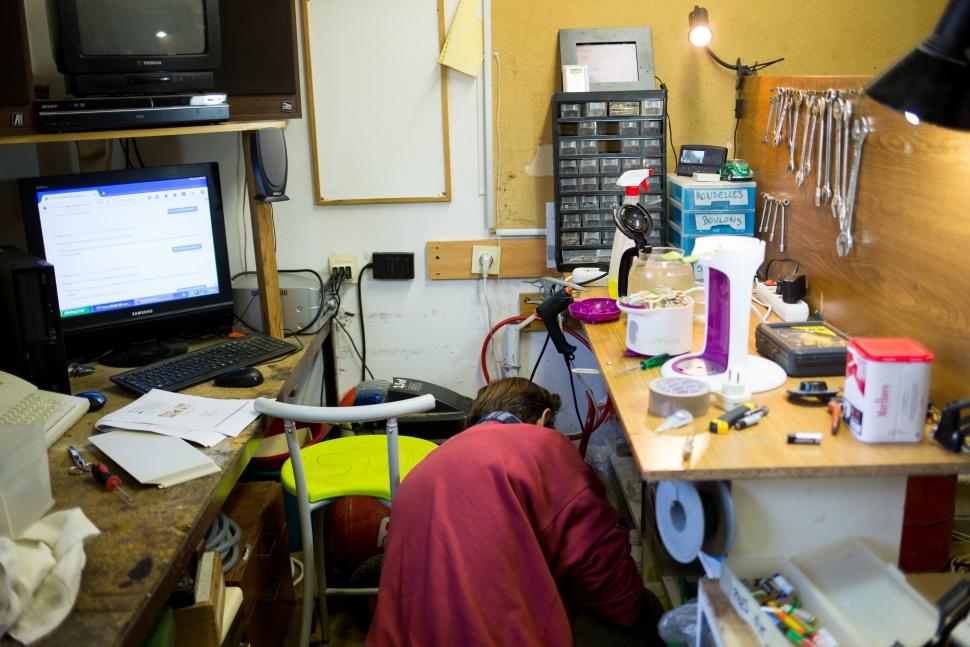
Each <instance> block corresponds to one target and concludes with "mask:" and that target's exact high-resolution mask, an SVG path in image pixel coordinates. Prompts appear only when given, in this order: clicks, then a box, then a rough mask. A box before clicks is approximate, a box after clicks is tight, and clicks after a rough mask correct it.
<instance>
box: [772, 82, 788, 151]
mask: <svg viewBox="0 0 970 647" xmlns="http://www.w3.org/2000/svg"><path fill="white" fill-rule="evenodd" d="M781 92H782V95H781V102H780V103H779V107H778V116H777V117H776V118H775V136H774V139H772V144H774V145H775V146H776V147H777V146H781V142H782V140H783V137H782V134H783V132H784V129H785V124H786V122H788V121H789V120H790V119H791V90H789V89H787V88H783V89H782V90H781Z"/></svg>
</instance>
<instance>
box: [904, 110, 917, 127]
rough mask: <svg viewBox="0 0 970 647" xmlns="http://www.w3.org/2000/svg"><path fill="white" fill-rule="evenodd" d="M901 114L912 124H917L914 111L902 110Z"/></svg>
mask: <svg viewBox="0 0 970 647" xmlns="http://www.w3.org/2000/svg"><path fill="white" fill-rule="evenodd" d="M903 116H904V117H906V121H908V122H909V123H911V124H913V125H914V126H919V116H918V115H917V114H916V113H915V112H910V111H909V110H906V111H905V112H903Z"/></svg>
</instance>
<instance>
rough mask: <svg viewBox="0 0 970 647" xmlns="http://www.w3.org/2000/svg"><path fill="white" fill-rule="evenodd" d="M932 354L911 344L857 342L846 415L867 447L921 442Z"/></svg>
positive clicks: (852, 346) (852, 344)
mask: <svg viewBox="0 0 970 647" xmlns="http://www.w3.org/2000/svg"><path fill="white" fill-rule="evenodd" d="M932 361H933V353H931V352H930V351H929V350H927V349H926V348H925V347H923V346H922V345H920V344H918V343H917V342H915V341H913V340H912V339H906V338H898V337H855V338H852V339H850V340H849V343H848V353H847V355H846V366H845V374H846V376H845V402H846V407H845V411H844V412H843V415H844V417H845V420H846V423H847V424H848V426H849V429H851V430H852V433H853V434H855V435H856V437H857V438H858V439H859V440H861V441H863V442H867V443H916V442H919V441H921V440H922V439H923V429H924V425H925V422H926V403H927V400H928V399H929V389H930V368H931V365H932Z"/></svg>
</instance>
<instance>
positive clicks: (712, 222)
mask: <svg viewBox="0 0 970 647" xmlns="http://www.w3.org/2000/svg"><path fill="white" fill-rule="evenodd" d="M715 227H730V228H731V229H737V230H738V231H744V230H745V229H746V227H745V214H743V213H695V214H694V229H696V230H697V231H710V230H711V229H714V228H715Z"/></svg>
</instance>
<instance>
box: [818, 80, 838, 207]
mask: <svg viewBox="0 0 970 647" xmlns="http://www.w3.org/2000/svg"><path fill="white" fill-rule="evenodd" d="M837 96H838V94H837V93H836V92H835V90H833V89H832V88H829V90H828V92H826V93H825V184H824V185H823V186H822V203H823V204H824V203H826V202H828V201H829V200H831V199H832V184H831V181H830V176H831V175H832V109H833V107H834V106H835V99H836V97H837ZM819 173H820V174H821V169H819Z"/></svg>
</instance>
